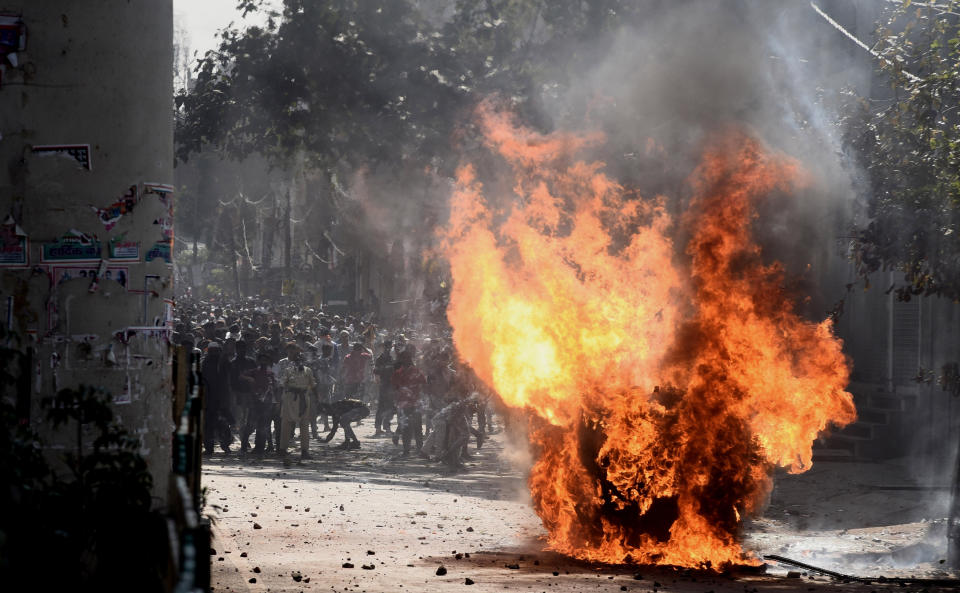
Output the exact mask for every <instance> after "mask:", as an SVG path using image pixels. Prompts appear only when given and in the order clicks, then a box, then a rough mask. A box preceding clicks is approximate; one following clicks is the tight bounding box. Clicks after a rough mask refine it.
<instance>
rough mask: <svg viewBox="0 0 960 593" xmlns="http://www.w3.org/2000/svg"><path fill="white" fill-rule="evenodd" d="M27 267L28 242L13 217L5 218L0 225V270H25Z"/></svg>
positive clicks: (28, 260)
mask: <svg viewBox="0 0 960 593" xmlns="http://www.w3.org/2000/svg"><path fill="white" fill-rule="evenodd" d="M29 265H30V240H29V239H28V238H27V234H26V233H25V232H23V229H21V228H20V225H18V224H17V222H16V221H15V220H14V219H13V216H7V219H6V220H5V221H4V222H3V224H2V225H0V268H26V267H28V266H29Z"/></svg>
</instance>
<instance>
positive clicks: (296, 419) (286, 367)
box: [277, 342, 316, 463]
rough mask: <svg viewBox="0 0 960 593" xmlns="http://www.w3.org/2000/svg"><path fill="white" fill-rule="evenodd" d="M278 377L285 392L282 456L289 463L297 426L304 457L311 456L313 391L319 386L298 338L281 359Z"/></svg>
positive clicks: (281, 438)
mask: <svg viewBox="0 0 960 593" xmlns="http://www.w3.org/2000/svg"><path fill="white" fill-rule="evenodd" d="M277 368H278V370H279V372H278V373H277V381H278V382H279V384H280V388H281V389H282V390H283V394H282V396H281V399H280V417H281V419H282V421H281V425H280V451H279V453H280V456H281V457H283V458H284V462H285V463H287V461H286V457H287V447H288V445H289V444H290V437H291V436H293V429H294V428H299V429H300V458H301V459H309V458H310V414H311V413H312V411H311V405H310V399H311V396H310V392H311V391H313V389H314V388H315V387H316V380H315V379H314V376H313V370H312V369H311V368H310V367H308V366H307V365H306V363H305V362H304V360H303V356H302V353H301V352H300V347H299V346H297V344H296V343H295V342H290V343H288V344H287V357H286V358H284V359H283V360H281V361H280V362H279V363H277Z"/></svg>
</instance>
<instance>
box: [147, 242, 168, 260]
mask: <svg viewBox="0 0 960 593" xmlns="http://www.w3.org/2000/svg"><path fill="white" fill-rule="evenodd" d="M155 259H162V260H163V261H165V262H167V263H168V264H171V263H173V258H172V257H171V255H170V241H157V242H156V243H154V244H153V247H151V248H150V251H148V252H147V255H146V257H145V258H144V260H145V261H148V262H149V261H153V260H155Z"/></svg>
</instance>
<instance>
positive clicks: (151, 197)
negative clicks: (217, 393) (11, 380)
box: [0, 0, 173, 505]
mask: <svg viewBox="0 0 960 593" xmlns="http://www.w3.org/2000/svg"><path fill="white" fill-rule="evenodd" d="M3 9H4V10H6V11H8V12H7V13H6V14H11V15H16V16H18V17H19V20H21V21H22V23H23V27H25V29H26V48H25V49H24V50H22V51H18V52H17V55H16V56H15V57H14V58H13V59H10V58H9V57H6V58H4V59H3V63H4V65H5V71H4V72H3V79H2V86H0V134H2V140H0V161H2V166H0V221H6V222H8V223H10V224H8V225H7V226H6V227H5V228H2V229H0V231H2V233H0V238H3V241H2V242H0V307H2V308H3V309H2V311H3V315H2V316H0V320H2V322H3V324H4V326H7V325H10V326H11V327H10V329H12V331H13V332H15V333H16V335H17V336H18V341H17V340H15V341H14V342H12V343H11V344H12V345H13V346H14V347H19V348H21V349H22V350H24V351H26V350H27V349H28V348H29V349H32V350H31V352H33V358H32V361H33V362H32V367H31V368H30V371H29V372H30V376H29V386H30V393H29V397H30V406H29V409H30V410H31V418H30V421H31V423H33V424H34V425H35V426H37V428H39V429H41V431H42V432H44V431H45V432H46V433H47V434H46V435H45V436H46V437H47V438H50V439H52V440H56V439H57V436H58V435H53V434H49V429H47V428H46V427H45V426H44V423H43V422H42V416H41V414H40V410H39V408H38V402H39V401H40V399H41V398H42V397H44V396H49V395H52V394H54V393H55V391H56V390H57V389H62V388H65V387H73V386H77V385H80V384H89V385H94V386H101V387H103V388H104V389H106V390H107V391H109V392H111V393H112V394H113V396H114V398H115V399H116V400H117V401H116V403H115V404H114V410H115V412H116V413H117V415H118V416H119V418H120V419H121V421H122V422H123V424H124V425H125V426H126V427H127V428H128V429H129V430H130V431H131V432H132V433H134V434H136V435H138V436H139V437H140V439H141V441H142V444H143V447H142V452H143V454H144V455H145V457H146V458H147V461H148V464H149V468H150V470H151V472H152V474H153V478H154V494H155V496H156V499H157V501H158V504H159V505H162V504H163V503H164V501H165V499H166V492H167V478H168V474H169V469H170V440H171V430H172V428H173V423H172V418H171V415H172V412H171V367H170V363H171V355H170V348H169V345H168V341H167V340H168V335H167V331H166V329H165V325H164V324H165V323H166V322H167V321H168V316H169V314H170V312H171V311H172V308H171V305H172V300H171V299H172V298H173V286H172V282H173V278H172V268H171V266H170V264H169V263H168V259H169V257H170V254H171V252H172V200H173V195H172V193H171V192H170V190H171V189H172V188H170V187H165V186H164V184H171V183H172V182H173V181H172V180H173V121H172V103H171V96H172V86H173V83H172V66H171V64H172V57H173V5H172V0H154V1H151V2H129V1H128V0H90V1H87V2H76V1H75V0H43V1H41V2H38V1H37V0H9V1H8V2H6V3H5V4H4V6H3ZM11 20H16V19H13V18H12V17H10V18H0V26H2V25H3V23H4V22H9V21H11ZM21 247H26V248H27V249H26V252H21V251H20V248H21ZM94 276H98V277H99V278H98V280H96V281H95V280H93V277H94Z"/></svg>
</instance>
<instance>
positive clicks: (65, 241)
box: [42, 229, 100, 263]
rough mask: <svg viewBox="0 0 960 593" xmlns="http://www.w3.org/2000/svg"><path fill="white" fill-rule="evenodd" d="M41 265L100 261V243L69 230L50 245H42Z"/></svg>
mask: <svg viewBox="0 0 960 593" xmlns="http://www.w3.org/2000/svg"><path fill="white" fill-rule="evenodd" d="M42 261H43V263H57V262H93V261H96V262H98V261H100V241H99V240H98V239H97V237H96V236H95V235H87V234H86V233H81V232H80V231H78V230H75V229H71V230H70V231H69V232H68V233H67V234H65V235H63V236H62V237H60V238H59V239H57V240H56V241H54V242H52V243H44V244H43V256H42Z"/></svg>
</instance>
